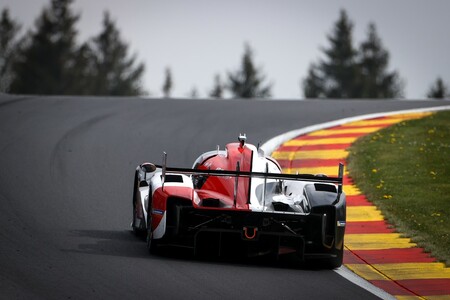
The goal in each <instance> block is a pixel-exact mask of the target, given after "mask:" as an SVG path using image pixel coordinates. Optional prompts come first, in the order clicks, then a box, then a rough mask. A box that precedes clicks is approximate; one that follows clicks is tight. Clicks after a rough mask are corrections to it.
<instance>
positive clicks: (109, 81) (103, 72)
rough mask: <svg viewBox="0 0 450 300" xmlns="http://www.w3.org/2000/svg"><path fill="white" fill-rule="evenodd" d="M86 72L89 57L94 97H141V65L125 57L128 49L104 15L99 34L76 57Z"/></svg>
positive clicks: (88, 66) (107, 17)
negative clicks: (79, 57) (91, 57)
mask: <svg viewBox="0 0 450 300" xmlns="http://www.w3.org/2000/svg"><path fill="white" fill-rule="evenodd" d="M78 54H79V55H80V56H81V57H82V59H84V62H85V64H86V65H85V67H86V68H87V69H88V70H89V68H90V65H89V57H90V56H91V55H93V56H94V58H93V59H94V69H93V70H91V71H92V72H91V73H92V76H93V78H94V82H95V85H94V86H93V87H92V88H93V91H92V92H93V94H95V95H127V96H136V95H141V94H143V93H144V91H143V89H142V86H141V78H142V75H143V72H144V65H143V64H142V63H139V64H137V65H135V64H136V56H135V55H134V56H131V57H129V56H128V46H127V44H125V43H124V42H123V41H122V39H121V36H120V32H119V30H118V29H117V27H116V24H115V23H114V21H112V20H111V17H110V15H109V13H108V12H105V13H104V16H103V30H102V31H101V32H100V34H99V35H98V36H96V37H95V38H94V39H93V40H92V41H91V43H90V47H88V46H85V48H84V49H81V53H78Z"/></svg>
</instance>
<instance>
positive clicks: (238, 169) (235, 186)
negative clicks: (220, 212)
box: [233, 161, 241, 207]
mask: <svg viewBox="0 0 450 300" xmlns="http://www.w3.org/2000/svg"><path fill="white" fill-rule="evenodd" d="M240 170H241V167H240V165H239V161H238V162H236V177H235V179H234V200H233V202H234V203H233V204H234V207H236V200H237V193H238V183H239V171H240Z"/></svg>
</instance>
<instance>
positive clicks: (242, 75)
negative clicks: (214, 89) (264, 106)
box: [227, 44, 271, 98]
mask: <svg viewBox="0 0 450 300" xmlns="http://www.w3.org/2000/svg"><path fill="white" fill-rule="evenodd" d="M264 80H265V76H264V75H262V74H261V70H259V69H257V68H256V67H255V66H254V63H253V52H252V49H251V48H250V46H249V45H248V44H246V45H245V51H244V55H243V57H242V62H241V69H240V70H237V71H236V72H235V73H228V81H229V82H228V86H227V88H228V89H229V90H230V92H231V94H232V96H233V97H234V98H265V97H270V96H271V85H270V84H269V85H265V84H263V82H264Z"/></svg>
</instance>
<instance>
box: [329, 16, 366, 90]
mask: <svg viewBox="0 0 450 300" xmlns="http://www.w3.org/2000/svg"><path fill="white" fill-rule="evenodd" d="M352 30H353V24H352V22H351V21H350V20H349V18H348V17H347V13H346V12H345V11H344V10H341V13H340V17H339V20H338V21H337V22H336V23H335V26H334V29H333V32H332V34H331V35H329V36H328V41H329V42H330V47H329V48H328V49H324V50H323V51H324V53H325V55H326V60H325V61H322V62H321V64H320V69H321V71H322V72H323V73H324V74H325V77H324V88H325V96H326V97H328V98H355V97H357V96H358V91H357V83H356V82H357V76H358V73H357V71H358V70H357V68H356V65H355V59H356V50H355V49H354V47H353V41H352Z"/></svg>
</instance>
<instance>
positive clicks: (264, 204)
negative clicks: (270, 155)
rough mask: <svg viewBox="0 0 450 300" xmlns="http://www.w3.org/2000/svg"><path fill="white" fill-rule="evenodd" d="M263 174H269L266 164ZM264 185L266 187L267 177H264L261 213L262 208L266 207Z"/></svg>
mask: <svg viewBox="0 0 450 300" xmlns="http://www.w3.org/2000/svg"><path fill="white" fill-rule="evenodd" d="M264 173H265V174H267V173H269V163H267V162H266V170H265V171H264ZM266 185H267V175H266V176H264V185H263V211H264V207H266Z"/></svg>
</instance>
